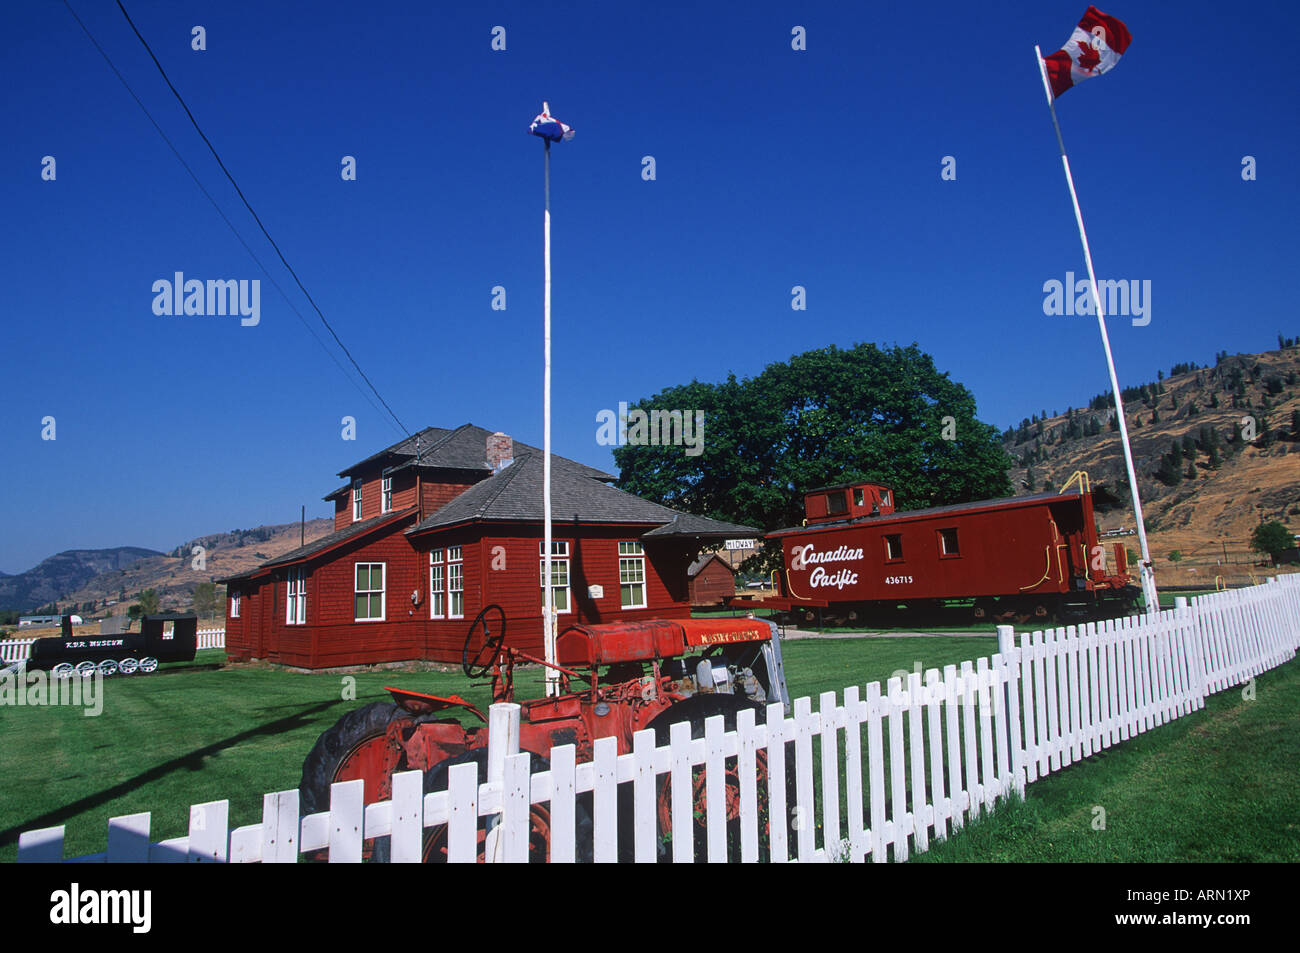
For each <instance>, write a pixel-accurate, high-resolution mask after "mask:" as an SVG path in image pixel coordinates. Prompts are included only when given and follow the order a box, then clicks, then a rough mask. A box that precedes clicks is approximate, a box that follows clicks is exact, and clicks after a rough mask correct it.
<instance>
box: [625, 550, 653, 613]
mask: <svg viewBox="0 0 1300 953" xmlns="http://www.w3.org/2000/svg"><path fill="white" fill-rule="evenodd" d="M625 547H626V549H625ZM624 563H627V564H628V565H629V566H639V567H640V570H641V581H640V582H624V581H623V564H624ZM625 585H626V586H640V587H641V601H640V602H637V603H631V604H628V605H624V604H623V587H624V586H625ZM647 590H648V586H647V585H646V577H645V549H643V548H642V546H641V544H640V543H638V542H637V541H635V540H631V541H626V540H622V541H620V542H619V544H618V604H619V607H620V608H622V609H645V608H648V607H649V605H650V597H649V592H648V591H647Z"/></svg>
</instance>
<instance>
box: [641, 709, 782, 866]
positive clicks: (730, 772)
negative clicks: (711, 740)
mask: <svg viewBox="0 0 1300 953" xmlns="http://www.w3.org/2000/svg"><path fill="white" fill-rule="evenodd" d="M746 708H749V709H752V710H753V711H754V713H755V715H756V716H757V717H758V718H759V720H761V716H762V708H761V707H760V706H759V705H756V704H754V703H753V702H750V701H746V700H745V699H743V698H739V697H737V696H735V695H721V694H705V695H693V696H691V697H690V698H687V699H685V700H684V701H681V702H679V703H678V704H676V705H674V706H673V707H671V708H669V709H668V710H667V711H665V712H664V713H663V714H661V715H660V716H659V717H658V718H656V719H654V721H652V722H650V724H649V725H647V727H648V728H653V729H654V733H655V744H656V745H657V746H658V747H665V746H667V745H668V744H669V742H670V736H671V731H672V726H673V725H675V724H677V723H678V722H687V723H689V724H690V726H691V737H692V738H703V737H704V722H705V720H706V719H708V718H711V717H712V716H714V715H721V716H722V719H723V727H724V729H725V730H726V731H733V730H735V727H736V715H737V714H738V713H739V712H740V711H742V710H743V709H746ZM756 767H757V776H758V785H757V787H758V809H759V817H758V840H759V859H760V860H762V859H765V858H766V857H767V855H768V838H769V835H770V818H769V808H768V776H767V753H766V752H764V751H761V750H760V751H759V752H758V757H757V758H756ZM724 774H725V788H724V789H723V804H724V807H725V811H726V825H727V860H728V861H729V862H738V861H739V860H740V844H741V834H740V829H741V823H740V766H739V763H738V759H737V758H727V759H726V761H725V763H724ZM705 782H706V772H705V769H704V766H703V765H699V766H697V767H696V768H695V769H694V770H693V771H692V772H691V791H692V800H693V804H692V807H691V813H692V815H693V817H694V818H695V824H694V828H695V830H694V839H695V861H696V863H703V862H705V861H707V860H708V824H707V818H706V816H705V810H706V786H705ZM787 787H788V789H789V787H790V786H789V785H788V786H787ZM671 788H672V780H671V775H668V774H665V775H661V776H660V778H659V782H658V797H657V804H656V814H657V816H658V819H659V833H660V839H659V860H660V862H661V863H662V862H668V861H671V860H672V836H673V826H672V791H671ZM787 802H790V796H787Z"/></svg>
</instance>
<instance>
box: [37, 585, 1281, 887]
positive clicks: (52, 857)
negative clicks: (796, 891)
mask: <svg viewBox="0 0 1300 953" xmlns="http://www.w3.org/2000/svg"><path fill="white" fill-rule="evenodd" d="M1178 602H1179V605H1178V607H1177V608H1175V609H1173V610H1168V611H1165V612H1161V613H1159V614H1158V615H1157V616H1146V617H1141V618H1133V619H1122V620H1114V621H1109V622H1104V623H1098V624H1091V623H1090V624H1088V625H1084V626H1078V627H1075V626H1068V627H1065V628H1061V629H1054V630H1050V631H1046V632H1033V633H1025V634H1021V635H1019V636H1018V637H1017V636H1016V634H1015V633H1014V632H1013V631H1012V629H1011V627H1009V626H1003V627H1000V628H999V632H998V642H999V651H998V652H997V653H996V654H994V655H993V656H992V658H980V659H976V660H974V661H973V662H964V663H962V664H961V665H960V666H959V667H958V666H952V665H949V666H946V667H945V668H944V669H943V671H942V672H940V671H939V670H937V669H932V670H930V671H928V672H926V673H925V674H924V677H922V674H921V673H920V672H913V673H911V674H910V675H909V676H908V678H907V679H906V680H904V679H901V678H897V677H895V678H891V679H889V680H888V682H887V684H886V685H885V686H883V687H882V686H881V684H880V683H879V682H872V683H870V684H868V685H867V686H866V690H865V693H864V692H862V691H860V690H859V688H858V687H857V686H851V687H849V688H847V689H845V690H844V692H843V701H842V702H840V701H839V700H837V697H836V694H835V693H834V692H826V693H823V694H822V695H821V696H820V698H819V699H818V708H817V710H816V711H814V710H813V708H812V703H811V700H810V699H808V698H801V699H798V700H796V701H795V702H794V704H793V710H792V713H791V714H790V715H789V716H787V715H786V714H785V712H784V711H783V709H782V707H781V706H780V705H770V706H768V709H767V711H766V722H765V723H762V724H760V723H758V722H757V720H756V718H755V717H754V712H752V711H742V712H740V714H739V716H738V718H737V725H736V728H735V729H734V730H732V731H725V730H724V726H723V721H722V718H721V717H714V718H711V719H709V720H708V722H707V724H706V727H705V732H704V737H703V738H698V739H692V738H691V737H690V731H689V727H688V726H687V725H685V724H679V725H674V726H673V729H672V733H671V738H670V742H669V744H668V745H666V746H663V747H656V745H655V738H654V734H653V732H650V731H643V732H639V733H638V734H637V735H636V736H635V738H634V743H633V750H632V751H631V752H629V753H627V754H624V755H619V754H618V753H617V748H616V743H615V741H614V739H612V738H603V739H600V740H598V741H596V743H595V745H594V757H593V759H592V761H591V762H588V763H582V764H578V763H576V760H575V749H574V747H573V746H572V745H566V746H563V747H559V748H555V749H553V750H552V752H551V758H550V764H549V769H548V770H544V771H540V772H539V773H536V774H531V773H530V755H528V754H527V753H526V752H525V753H519V748H518V739H519V714H520V709H519V706H517V705H513V704H501V705H494V706H492V709H491V713H490V737H491V744H490V746H489V756H488V769H487V781H486V782H485V783H483V784H481V785H479V784H477V783H476V782H477V776H476V768H475V766H474V765H471V764H463V765H458V766H455V767H453V768H452V769H451V771H450V772H449V779H448V781H449V783H448V789H447V790H446V791H438V792H433V793H428V794H425V793H424V792H423V784H422V778H421V775H420V773H419V772H416V771H410V772H404V773H401V774H398V775H395V776H394V779H393V795H392V799H391V800H389V801H381V802H378V803H374V804H370V805H365V804H363V802H362V798H363V782H361V781H347V782H342V783H339V784H335V785H334V786H333V788H332V791H331V797H330V807H329V810H328V811H327V812H323V813H319V814H313V815H310V816H307V817H301V818H300V817H299V804H298V792H297V791H281V792H278V793H275V794H266V795H264V796H263V816H262V822H261V823H260V824H253V825H249V826H246V827H239V828H236V829H234V830H230V829H229V827H228V820H229V805H228V802H226V801H216V802H211V803H208V804H199V805H195V806H193V807H192V808H191V809H190V823H189V834H188V835H187V836H184V837H178V838H173V839H171V840H168V841H164V842H162V843H151V841H150V836H149V825H150V815H149V814H148V813H143V814H135V815H130V816H128V817H119V818H114V819H113V820H111V821H110V822H109V830H108V844H107V850H106V851H105V852H103V853H100V854H95V855H92V856H89V857H81V858H76V860H78V861H92V862H93V861H106V860H107V861H141V862H144V861H149V862H166V861H181V862H183V861H229V862H257V861H261V862H264V863H268V862H287V863H292V862H295V861H297V860H299V859H300V858H301V856H302V855H303V854H311V855H314V856H316V855H319V854H320V853H321V852H327V854H328V859H329V860H330V861H331V862H358V861H360V860H361V859H362V858H363V855H364V853H365V849H366V842H367V841H370V840H371V839H372V838H388V841H387V843H388V845H389V850H390V856H391V859H392V860H393V861H394V862H416V861H419V860H420V859H421V856H422V852H423V850H424V848H425V844H426V836H428V835H430V834H433V833H437V834H438V836H439V837H440V841H439V843H440V844H443V845H445V855H446V857H447V859H448V860H450V861H474V860H476V859H486V860H501V861H522V860H527V859H528V858H529V850H530V842H529V835H530V829H531V827H532V825H533V823H534V822H536V821H537V820H538V819H539V818H540V819H542V820H544V821H545V823H546V824H547V825H548V826H549V831H550V856H549V859H550V860H551V861H552V862H559V861H571V860H575V859H583V860H585V859H592V860H595V861H598V862H600V861H613V860H617V859H620V858H622V857H625V856H626V854H627V853H629V852H630V853H631V855H632V856H634V858H635V859H636V860H637V861H655V860H657V859H659V854H660V851H661V849H662V838H663V833H664V832H663V831H662V830H661V827H660V824H659V822H658V818H657V810H658V804H659V801H660V789H661V786H663V785H665V784H666V785H667V786H668V790H670V791H671V792H672V794H673V797H672V801H671V804H672V809H671V817H672V828H673V829H676V830H680V831H687V830H692V829H693V817H692V815H693V813H694V812H695V811H696V808H697V807H699V806H700V804H699V802H698V800H697V798H696V797H695V796H694V792H695V785H696V782H697V781H698V779H699V778H700V774H699V772H698V770H696V769H697V768H698V767H699V766H703V767H704V769H705V771H704V774H703V782H702V786H703V790H704V795H703V798H704V799H703V808H704V810H703V821H702V823H703V826H704V828H705V834H704V843H703V845H702V846H703V852H704V855H705V857H706V858H707V859H709V860H722V859H726V858H727V857H728V847H729V841H730V842H731V849H732V851H733V853H738V854H739V859H742V860H747V861H753V860H770V861H773V862H782V861H787V860H792V859H797V860H799V861H834V860H849V861H855V862H856V861H864V860H868V859H870V860H871V861H874V862H878V863H879V862H884V861H886V860H887V859H888V857H889V856H890V855H891V851H892V857H893V858H894V859H895V860H905V859H907V857H908V856H909V855H910V854H911V853H913V852H921V851H924V850H926V849H928V847H929V844H930V842H931V840H932V839H942V838H945V837H947V836H948V835H949V834H951V833H952V832H953V831H954V830H957V829H960V828H961V827H962V826H963V825H964V824H965V823H966V822H967V821H968V820H970V819H973V818H975V817H977V816H978V815H979V814H980V813H981V812H983V811H985V810H988V809H991V808H992V807H993V806H994V805H995V804H996V803H997V801H998V800H999V799H1001V798H1004V797H1006V796H1008V794H1009V793H1010V792H1011V791H1013V790H1014V791H1018V792H1022V793H1023V791H1024V788H1025V785H1026V784H1029V783H1032V782H1034V781H1036V780H1038V779H1040V778H1042V777H1045V776H1046V775H1048V774H1050V773H1052V772H1053V771H1057V770H1060V769H1061V768H1064V767H1067V766H1069V765H1070V764H1072V763H1074V762H1076V761H1079V760H1080V759H1082V758H1086V757H1088V756H1089V755H1092V754H1094V753H1096V752H1098V751H1101V750H1103V749H1105V748H1108V747H1110V746H1111V745H1114V744H1118V743H1120V742H1122V741H1124V740H1126V739H1128V738H1131V737H1133V736H1135V735H1138V734H1140V733H1142V732H1144V731H1147V730H1149V729H1151V728H1154V727H1157V726H1159V725H1162V724H1164V723H1166V722H1168V721H1171V720H1173V719H1175V718H1178V717H1180V716H1181V715H1184V714H1187V713H1189V712H1192V711H1195V710H1197V709H1199V708H1202V707H1203V706H1204V704H1205V698H1206V697H1207V696H1208V695H1210V694H1213V693H1214V692H1218V691H1222V690H1224V689H1226V688H1230V687H1232V686H1234V685H1239V684H1242V683H1243V682H1245V681H1247V680H1249V679H1251V678H1253V677H1254V676H1255V675H1258V674H1259V673H1261V672H1264V671H1267V670H1268V669H1271V668H1274V667H1276V666H1278V665H1281V664H1283V663H1285V662H1287V661H1289V660H1291V659H1292V658H1294V657H1295V653H1296V650H1297V648H1298V647H1300V575H1293V576H1286V577H1282V578H1280V579H1274V580H1270V581H1269V582H1267V583H1265V584H1263V585H1259V586H1255V587H1252V588H1250V589H1242V590H1234V591H1229V592H1222V593H1216V594H1213V595H1206V596H1200V597H1197V598H1194V599H1193V600H1191V604H1190V605H1189V604H1187V600H1185V599H1179V600H1178ZM814 752H816V754H817V755H819V756H820V757H815V756H814ZM733 759H734V760H733ZM764 767H765V770H764ZM728 773H730V774H731V775H732V776H733V778H735V779H737V780H736V781H735V782H734V784H735V786H736V787H738V788H739V791H738V803H739V820H738V821H736V822H734V823H733V824H732V825H731V829H730V830H729V829H728V825H727V823H726V820H725V817H726V800H727V794H728V792H727V791H726V790H724V787H725V786H724V784H723V783H722V782H723V779H724V777H725V776H726V774H728ZM764 778H770V779H774V780H773V783H771V784H764V783H763V779H764ZM779 779H786V781H787V783H785V784H782V783H780V780H779ZM619 785H627V786H629V787H630V790H631V798H630V803H631V805H632V806H631V818H630V823H629V821H628V819H627V818H620V814H621V813H623V808H622V807H621V806H620V799H619ZM733 791H734V789H733ZM733 816H734V813H733ZM768 818H770V819H771V820H772V823H770V824H769V823H766V819H768ZM481 819H482V820H481ZM783 821H784V823H783ZM764 828H766V830H764ZM484 829H486V833H485V834H484V833H481V832H482V831H483V830H484ZM620 837H624V838H628V839H630V841H631V843H630V844H623V845H622V848H623V850H622V851H620V843H619V838H620ZM737 840H738V842H739V843H738V845H737V844H736V843H735V842H736V841H737ZM480 841H482V843H480ZM669 841H670V846H669V847H668V848H667V850H668V852H669V853H670V854H671V857H670V859H671V860H673V861H690V860H692V859H695V858H694V855H695V848H696V844H695V842H694V838H692V837H689V836H682V837H671V838H669ZM62 854H63V828H62V827H54V828H48V829H45V830H39V831H29V832H27V833H25V834H23V835H21V837H20V838H19V847H18V859H19V861H57V860H60V859H62Z"/></svg>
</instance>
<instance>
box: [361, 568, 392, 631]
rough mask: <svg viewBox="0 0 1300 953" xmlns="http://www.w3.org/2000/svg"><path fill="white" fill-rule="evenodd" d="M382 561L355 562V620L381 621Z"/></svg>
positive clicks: (382, 604)
mask: <svg viewBox="0 0 1300 953" xmlns="http://www.w3.org/2000/svg"><path fill="white" fill-rule="evenodd" d="M385 568H386V565H385V564H384V563H357V572H356V604H357V611H356V620H357V621H358V622H382V621H383V620H384V608H385V606H384V570H385Z"/></svg>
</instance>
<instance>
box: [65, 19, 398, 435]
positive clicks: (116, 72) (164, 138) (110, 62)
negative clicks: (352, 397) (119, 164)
mask: <svg viewBox="0 0 1300 953" xmlns="http://www.w3.org/2000/svg"><path fill="white" fill-rule="evenodd" d="M63 5H64V6H65V7H67V9H68V13H70V14H72V18H73V19H74V20H76V21H77V26H79V27H81V31H82V32H83V33H85V34H86V39H88V40H90V42H91V45H92V46H94V47H95V49H96V50H97V51H98V52H99V55H100V56H102V57H103V58H104V62H105V63H107V64H108V68H109V69H111V70H112V71H113V75H114V76H116V77H117V79H118V82H120V83H121V84H122V86H123V88H125V89H126V91H127V92H128V93H129V94H130V96H131V98H132V99H133V100H135V104H136V105H137V106H139V107H140V111H141V112H143V113H144V115H145V118H146V119H148V120H149V122H150V124H152V125H153V127H154V130H155V131H156V132H157V133H158V135H159V136H160V137H161V138H162V141H163V142H165V143H166V144H167V148H169V149H170V150H171V151H172V155H174V156H176V160H177V161H178V162H179V163H180V164H181V166H182V167H183V168H184V169H185V171H186V172H187V173H189V176H190V178H191V179H193V180H194V184H195V185H196V186H198V188H199V191H200V192H202V193H203V196H204V198H206V199H207V200H208V202H209V203H211V205H212V207H213V209H215V210H216V213H217V214H218V215H220V216H221V220H222V221H223V222H225V223H226V227H227V228H229V229H230V232H231V234H233V235H234V236H235V239H236V240H237V241H238V242H239V244H240V245H242V246H243V248H244V251H246V252H248V257H250V258H252V259H253V262H254V263H255V264H256V265H257V267H258V268H260V269H261V270H262V274H264V275H266V280H267V281H269V282H271V285H272V287H274V288H275V290H276V291H278V292H279V293H280V297H282V298H283V299H284V301H285V303H286V304H287V305H288V306H289V309H290V310H291V311H292V312H293V313H294V314H295V315H296V316H297V318H298V320H299V321H300V322H301V323H302V326H303V327H304V328H305V329H306V331H307V333H308V334H310V335H311V336H312V338H313V339H314V340H315V341H316V343H317V344H318V345H320V349H321V350H322V351H324V352H325V354H326V355H327V356H328V357H329V359H330V360H331V361H333V362H334V364H335V366H336V367H338V369H339V372H340V373H341V374H342V375H343V376H344V378H346V379H347V381H348V383H349V384H351V385H352V386H353V387H355V388H356V389H357V393H359V394H360V395H361V396H362V397H363V398H364V399H365V401H366V403H368V404H370V406H371V408H373V409H374V411H375V413H377V414H379V415H380V416H381V417H382V416H383V412H382V411H381V410H380V409H379V408H378V407H377V406H375V402H374V401H373V400H371V399H370V395H369V394H367V393H366V392H365V391H364V390H362V389H361V386H360V385H359V384H357V382H356V381H355V380H353V379H352V375H350V374H349V373H348V371H347V368H345V367H344V366H343V365H342V364H341V363H339V359H338V358H337V357H336V356H335V355H334V352H333V351H331V350H330V349H329V347H328V346H327V345H326V344H325V342H324V341H322V340H321V339H320V336H319V335H317V334H316V332H315V331H313V330H312V327H311V325H310V324H308V323H307V319H306V318H304V317H303V316H302V312H301V311H299V310H298V309H297V307H295V306H294V303H293V301H292V300H291V299H290V298H289V296H288V295H287V294H286V293H285V290H284V289H283V288H281V287H280V284H279V282H277V281H276V280H275V278H274V277H273V276H272V275H271V273H270V272H269V271H268V270H267V268H266V266H265V265H264V264H262V260H261V259H260V258H258V257H257V254H256V252H254V251H253V249H252V248H250V247H249V245H248V242H246V241H244V237H243V236H242V235H240V234H239V230H238V229H237V228H235V226H234V224H233V223H232V222H231V221H230V219H229V218H228V217H227V216H226V213H225V212H224V211H222V209H221V206H220V205H218V204H217V200H216V199H214V198H213V197H212V194H211V193H210V192H209V191H208V190H207V189H206V188H204V186H203V182H202V181H200V179H199V177H198V176H197V175H195V173H194V170H193V169H191V168H190V165H189V163H188V162H186V161H185V157H184V156H182V155H181V154H180V151H179V150H178V149H177V148H176V146H175V145H174V144H173V143H172V141H171V139H169V138H168V137H167V133H165V132H163V130H162V127H161V126H160V125H158V121H157V120H156V119H154V117H153V114H152V113H150V112H149V110H148V108H146V107H145V104H144V103H143V102H142V101H141V100H140V97H139V96H137V95H136V94H135V90H133V89H132V88H131V84H130V83H128V82H127V81H126V77H124V76H123V75H122V73H121V71H120V70H118V68H117V66H116V65H114V63H113V60H112V59H111V58H110V57H109V55H108V53H106V52H105V51H104V48H103V47H102V46H100V45H99V43H98V41H96V40H95V37H94V35H93V34H92V33H91V32H90V30H89V29H88V28H87V27H86V24H85V23H83V22H82V21H81V18H80V17H79V16H77V12H76V11H75V10H73V9H72V7H71V5H69V3H68V0H63ZM394 419H396V418H394ZM398 426H401V422H400V421H398Z"/></svg>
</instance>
